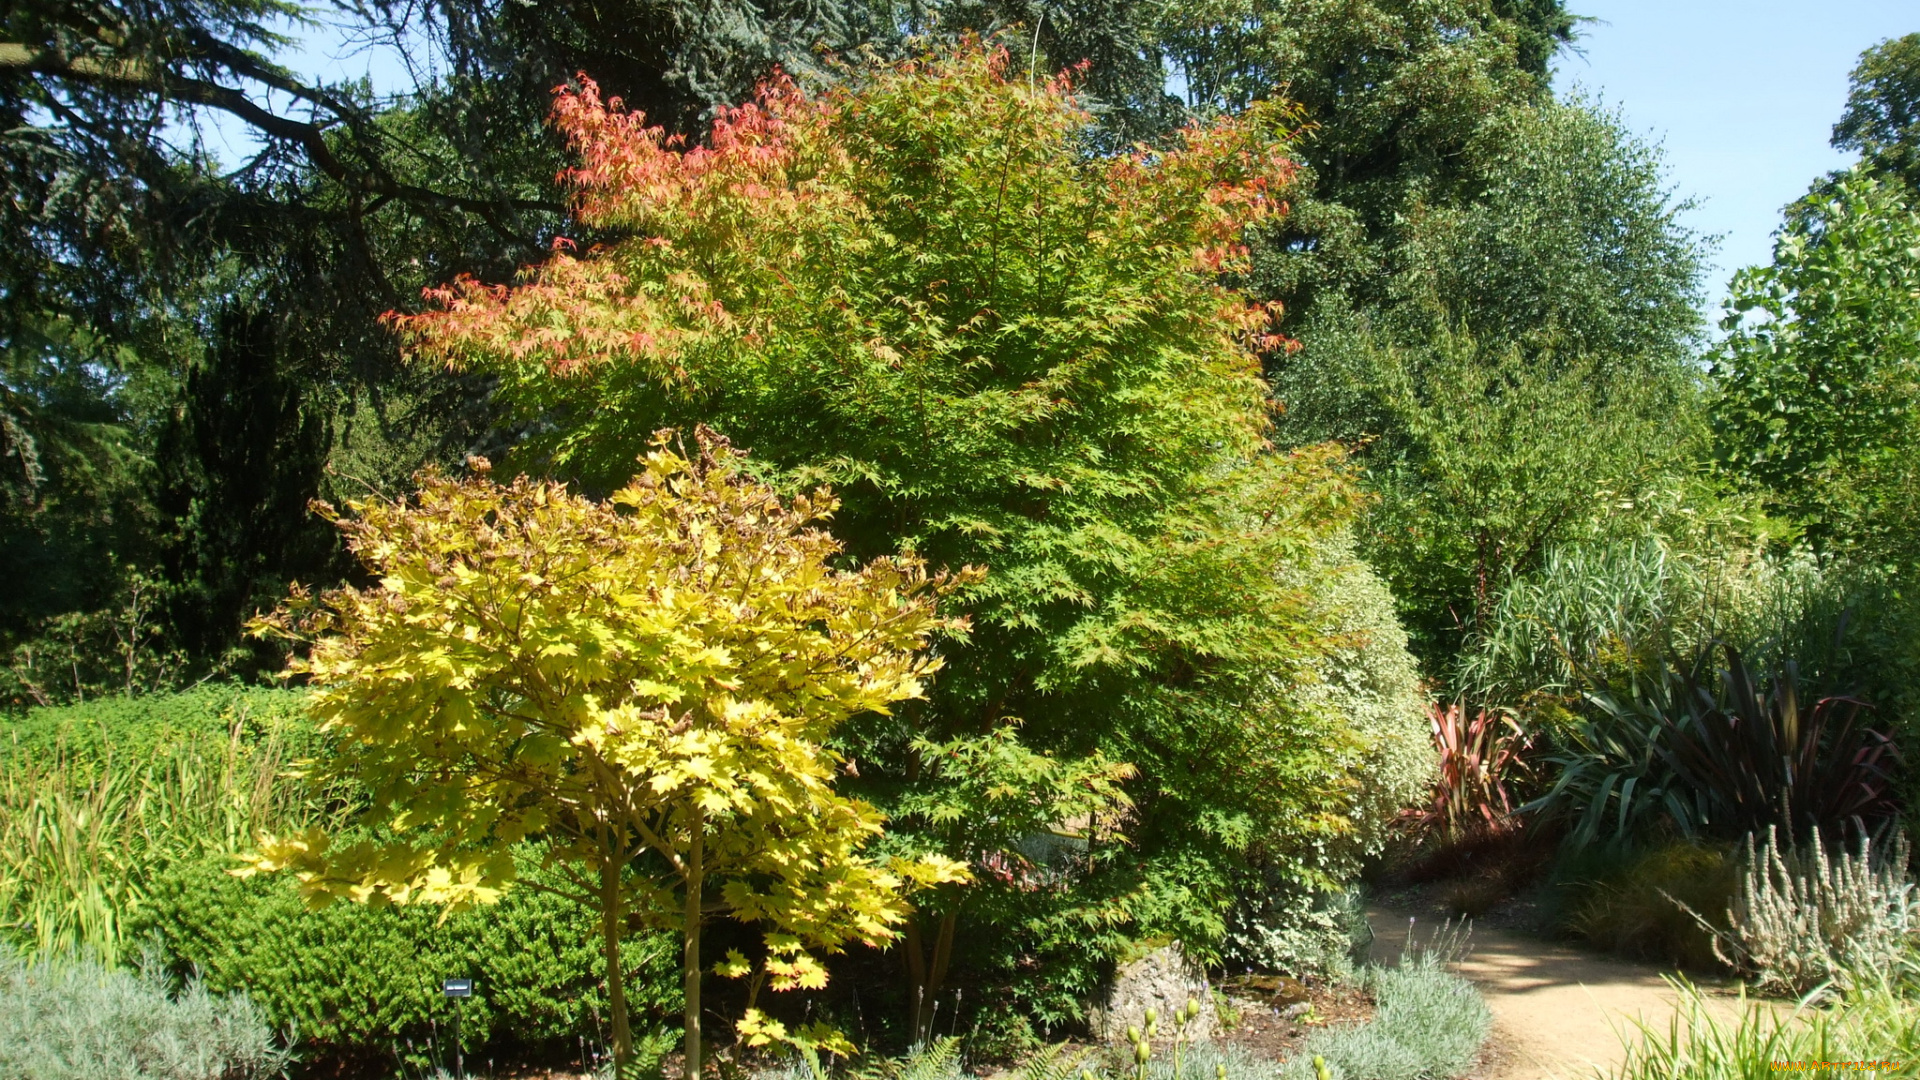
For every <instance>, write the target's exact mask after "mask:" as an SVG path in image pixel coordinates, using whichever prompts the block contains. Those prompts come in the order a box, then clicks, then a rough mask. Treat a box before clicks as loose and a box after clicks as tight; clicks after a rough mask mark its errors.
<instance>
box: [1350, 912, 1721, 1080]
mask: <svg viewBox="0 0 1920 1080" xmlns="http://www.w3.org/2000/svg"><path fill="white" fill-rule="evenodd" d="M1367 917H1368V921H1369V922H1370V923H1371V924H1372V925H1373V933H1374V942H1373V951H1372V958H1373V960H1374V961H1376V962H1378V963H1389V964H1390V963H1393V962H1394V961H1396V960H1398V959H1399V957H1400V950H1401V948H1402V947H1403V946H1404V944H1405V942H1406V939H1407V926H1408V924H1407V916H1406V915H1405V914H1404V913H1402V912H1397V911H1391V910H1388V909H1385V908H1381V907H1373V908H1370V909H1369V910H1368V912H1367ZM1428 922H1429V920H1426V919H1421V920H1420V921H1418V922H1416V923H1415V924H1414V927H1415V938H1416V940H1419V941H1425V940H1427V939H1428V938H1429V937H1430V936H1431V934H1432V933H1433V931H1434V930H1435V929H1437V927H1436V926H1432V925H1428ZM1472 942H1473V947H1472V952H1471V953H1469V954H1468V956H1467V958H1466V960H1465V961H1463V962H1462V963H1460V964H1459V965H1458V970H1459V972H1460V974H1462V975H1465V976H1466V977H1467V978H1469V979H1472V980H1473V982H1474V983H1475V985H1477V986H1479V988H1480V991H1481V993H1482V994H1483V995H1484V996H1485V997H1486V1000H1487V1007H1488V1008H1489V1009H1491V1010H1492V1011H1493V1045H1492V1046H1491V1048H1490V1052H1489V1054H1488V1055H1487V1056H1486V1064H1485V1068H1484V1075H1483V1076H1482V1077H1480V1078H1478V1080H1547V1078H1552V1080H1573V1078H1575V1077H1579V1078H1583V1080H1590V1078H1592V1077H1594V1075H1595V1072H1596V1070H1599V1071H1601V1072H1611V1071H1612V1070H1613V1069H1614V1067H1616V1066H1617V1065H1619V1063H1620V1061H1621V1059H1622V1057H1623V1056H1624V1054H1625V1050H1624V1047H1623V1045H1622V1043H1621V1038H1620V1036H1621V1034H1622V1033H1624V1032H1629V1031H1632V1030H1634V1029H1633V1024H1632V1018H1633V1017H1635V1016H1638V1017H1641V1018H1643V1019H1645V1020H1647V1021H1648V1022H1650V1023H1653V1024H1657V1025H1659V1026H1660V1027H1661V1028H1662V1029H1664V1028H1665V1027H1666V1025H1667V1023H1668V1021H1669V1020H1670V1018H1671V1017H1672V1016H1673V1012H1674V994H1673V991H1672V989H1671V988H1670V987H1668V986H1667V984H1666V983H1665V982H1663V981H1662V980H1661V978H1660V974H1661V972H1660V969H1659V968H1655V967H1651V966H1648V965H1645V964H1636V963H1633V962H1630V961H1626V960H1616V959H1613V958H1611V957H1606V956H1599V955H1595V954H1593V953H1588V952H1584V951H1582V950H1580V949H1577V948H1574V947H1572V946H1569V945H1563V944H1561V943H1558V942H1552V941H1544V940H1541V939H1539V938H1535V937H1530V936H1527V935H1524V934H1517V933H1513V932H1511V931H1504V930H1479V929H1476V930H1474V931H1473V939H1472ZM1714 1004H1715V1006H1716V1007H1719V1008H1723V1009H1725V1011H1726V1014H1727V1015H1731V1014H1732V1013H1733V1011H1734V1007H1733V1002H1731V1001H1724V1002H1723V1001H1718V1000H1716V1001H1715V1002H1714Z"/></svg>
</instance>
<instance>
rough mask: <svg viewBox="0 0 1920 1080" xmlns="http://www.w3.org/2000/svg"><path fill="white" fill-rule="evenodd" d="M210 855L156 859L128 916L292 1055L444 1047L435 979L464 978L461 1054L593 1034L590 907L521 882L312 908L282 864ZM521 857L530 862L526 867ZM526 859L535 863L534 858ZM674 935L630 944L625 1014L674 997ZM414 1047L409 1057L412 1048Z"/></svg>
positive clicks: (571, 1048) (676, 1004)
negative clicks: (254, 871)
mask: <svg viewBox="0 0 1920 1080" xmlns="http://www.w3.org/2000/svg"><path fill="white" fill-rule="evenodd" d="M229 865H230V864H228V863H225V862H224V861H220V860H211V859H208V860H199V861H195V862H189V863H184V864H181V865H179V866H176V867H173V868H170V869H169V870H167V871H165V872H163V873H162V874H161V875H160V876H159V877H158V878H157V879H156V881H155V882H154V884H153V886H152V888H151V892H150V895H149V897H148V900H147V903H146V904H144V905H143V906H142V908H141V910H140V911H139V912H138V913H137V915H136V916H135V927H134V929H135V932H136V933H137V934H144V935H152V936H154V937H157V939H158V940H159V942H160V944H161V947H162V951H163V955H164V957H165V959H166V961H167V963H168V964H169V966H171V967H173V968H174V969H175V970H176V971H177V972H178V973H180V974H186V973H188V972H198V973H199V975H200V978H201V979H202V980H204V982H205V985H206V987H207V988H208V989H209V990H211V991H214V992H216V993H230V992H233V991H240V990H244V991H245V992H246V993H247V995H248V996H249V997H250V998H251V999H252V1000H253V1002H254V1003H255V1004H256V1005H257V1006H258V1007H259V1008H260V1009H261V1010H262V1012H264V1013H265V1014H266V1016H267V1017H268V1019H269V1020H270V1021H271V1022H272V1023H273V1024H274V1025H275V1026H276V1027H278V1028H283V1029H284V1028H286V1027H288V1026H291V1027H292V1028H293V1030H294V1032H295V1035H296V1038H297V1041H298V1046H299V1048H300V1051H301V1056H302V1058H304V1059H306V1060H307V1062H308V1063H309V1064H312V1063H313V1062H314V1061H315V1059H317V1058H342V1057H347V1058H358V1057H367V1056H387V1055H393V1054H398V1055H399V1056H401V1057H407V1056H408V1053H407V1046H408V1040H412V1041H413V1044H414V1045H415V1046H416V1047H417V1048H419V1051H424V1049H425V1047H426V1046H427V1044H428V1042H429V1041H430V1040H431V1039H432V1038H434V1037H435V1031H436V1025H437V1037H438V1039H439V1040H440V1043H439V1046H440V1050H441V1052H442V1054H443V1055H445V1054H447V1052H448V1051H449V1050H450V1046H451V1043H450V1036H451V1026H450V1025H451V1021H452V1019H453V1011H452V1009H451V1007H450V1005H449V1003H448V1002H447V1001H446V999H444V998H443V997H442V996H441V992H440V985H441V980H442V979H445V978H448V977H460V976H467V977H472V978H473V979H474V980H475V989H474V996H473V997H472V998H470V999H468V1000H467V1001H466V1003H465V1005H464V1009H465V1017H464V1022H463V1032H464V1041H465V1043H466V1045H467V1050H468V1053H469V1055H471V1054H473V1053H474V1052H475V1049H476V1048H478V1047H482V1046H490V1047H491V1048H492V1050H493V1051H494V1052H497V1053H498V1054H500V1055H502V1056H504V1057H511V1058H540V1057H553V1056H556V1055H557V1056H561V1057H570V1056H571V1055H572V1054H573V1053H577V1052H578V1047H579V1040H580V1039H582V1038H584V1039H586V1040H587V1042H588V1043H589V1044H590V1045H592V1044H596V1043H600V1042H604V1032H605V1030H606V1006H605V1002H604V998H603V994H602V990H601V981H602V977H603V972H604V970H605V968H604V965H603V964H602V962H601V957H600V953H599V944H598V936H597V933H596V926H595V923H594V919H593V917H592V915H591V914H590V913H589V912H587V911H586V910H585V909H584V908H581V907H579V906H577V905H575V904H572V903H570V902H568V901H566V900H563V899H561V898H559V897H555V896H553V895H551V894H549V893H543V892H539V891H537V890H535V889H533V888H530V887H525V886H521V887H516V888H512V889H509V890H508V891H507V893H506V894H505V895H504V896H503V898H502V899H501V901H500V902H499V903H497V904H493V905H490V906H488V907H485V908H480V909H476V910H473V911H467V912H462V913H458V914H453V915H448V916H445V917H444V919H443V917H442V912H441V910H440V909H438V908H432V907H404V908H401V907H391V906H389V907H379V908H375V907H366V906H362V905H358V904H347V903H335V904H331V905H329V906H327V907H325V908H321V909H319V910H314V909H310V908H308V907H307V906H306V904H305V903H304V902H303V901H302V900H301V898H300V897H299V895H298V894H297V893H296V891H295V890H294V888H293V883H292V881H291V880H289V879H287V878H285V877H277V876H263V877H255V878H244V879H243V878H236V877H234V876H232V875H231V874H229V873H228V872H227V870H228V867H229ZM529 869H532V868H531V867H529ZM536 872H537V871H536ZM675 949H676V942H675V941H674V939H672V938H671V937H670V936H667V935H646V934H639V935H636V936H635V937H633V938H631V939H629V941H628V943H627V952H626V957H627V962H628V965H629V967H630V968H632V969H638V971H637V975H636V976H635V977H634V978H633V981H632V982H631V983H630V984H629V987H630V989H629V990H628V995H629V1000H630V1007H631V1009H632V1011H633V1013H634V1018H635V1021H636V1025H637V1026H639V1027H642V1028H645V1027H646V1026H647V1025H648V1021H649V1019H651V1020H652V1021H653V1022H654V1026H656V1027H659V1026H663V1025H664V1024H666V1023H667V1022H668V1021H669V1019H670V1018H671V1017H673V1016H674V1015H675V1014H676V1013H677V1012H678V1011H679V1009H680V993H679V983H678V968H677V966H676V961H677V954H676V952H675ZM416 1056H417V1054H416Z"/></svg>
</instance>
